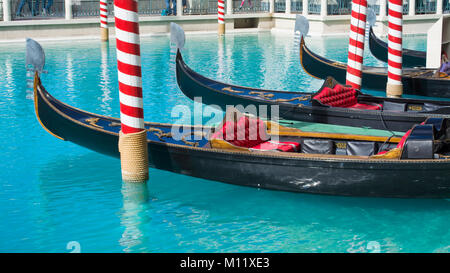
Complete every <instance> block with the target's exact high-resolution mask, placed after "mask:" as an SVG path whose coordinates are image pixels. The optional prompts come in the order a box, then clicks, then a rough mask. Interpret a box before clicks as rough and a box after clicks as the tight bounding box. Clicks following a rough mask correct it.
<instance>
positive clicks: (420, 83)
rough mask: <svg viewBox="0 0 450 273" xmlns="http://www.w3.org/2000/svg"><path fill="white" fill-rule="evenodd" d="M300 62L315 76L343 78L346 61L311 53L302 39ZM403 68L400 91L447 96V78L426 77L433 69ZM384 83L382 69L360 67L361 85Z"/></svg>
mask: <svg viewBox="0 0 450 273" xmlns="http://www.w3.org/2000/svg"><path fill="white" fill-rule="evenodd" d="M300 63H301V65H302V67H303V70H304V71H305V72H306V73H308V74H309V75H311V76H313V77H315V78H319V79H326V78H327V77H333V78H335V79H336V80H337V81H338V82H346V73H347V65H346V64H343V63H340V62H335V61H331V60H328V59H326V58H324V57H321V56H319V55H317V54H315V53H313V52H312V51H310V50H309V49H308V48H307V47H306V45H305V43H304V41H303V40H302V42H301V44H300ZM403 71H404V75H403V76H402V83H403V93H404V94H409V95H417V96H427V97H443V98H450V79H448V78H436V77H429V75H431V74H433V73H434V71H433V70H427V69H412V68H410V69H404V70H403ZM426 75H428V76H426ZM386 84H387V72H386V69H384V68H379V67H367V66H364V67H363V72H362V88H365V89H371V90H379V91H385V90H386Z"/></svg>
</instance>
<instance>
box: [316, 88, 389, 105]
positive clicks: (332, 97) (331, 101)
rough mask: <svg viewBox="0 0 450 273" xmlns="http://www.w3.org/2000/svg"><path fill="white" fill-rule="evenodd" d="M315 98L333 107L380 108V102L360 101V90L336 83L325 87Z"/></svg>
mask: <svg viewBox="0 0 450 273" xmlns="http://www.w3.org/2000/svg"><path fill="white" fill-rule="evenodd" d="M313 100H316V101H318V102H320V104H322V105H328V106H331V107H342V108H354V109H366V110H380V109H381V105H379V104H375V103H374V104H367V103H358V91H357V90H356V89H354V88H352V87H348V86H343V85H341V84H336V85H335V86H334V87H333V88H331V87H327V86H325V87H323V88H322V89H321V90H320V91H319V92H318V93H317V94H315V95H314V96H313Z"/></svg>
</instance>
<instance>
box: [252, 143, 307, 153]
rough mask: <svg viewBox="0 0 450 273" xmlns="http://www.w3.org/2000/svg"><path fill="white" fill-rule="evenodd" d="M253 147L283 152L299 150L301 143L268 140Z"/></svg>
mask: <svg viewBox="0 0 450 273" xmlns="http://www.w3.org/2000/svg"><path fill="white" fill-rule="evenodd" d="M251 149H255V150H264V151H275V150H278V151H281V152H297V151H299V150H300V143H297V142H290V141H285V142H277V141H266V142H263V143H260V144H258V145H256V146H254V147H252V148H251Z"/></svg>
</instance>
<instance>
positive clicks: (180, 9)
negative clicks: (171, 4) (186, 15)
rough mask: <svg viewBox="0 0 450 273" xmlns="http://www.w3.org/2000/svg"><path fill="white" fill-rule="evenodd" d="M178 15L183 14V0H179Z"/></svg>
mask: <svg viewBox="0 0 450 273" xmlns="http://www.w3.org/2000/svg"><path fill="white" fill-rule="evenodd" d="M177 16H183V0H177Z"/></svg>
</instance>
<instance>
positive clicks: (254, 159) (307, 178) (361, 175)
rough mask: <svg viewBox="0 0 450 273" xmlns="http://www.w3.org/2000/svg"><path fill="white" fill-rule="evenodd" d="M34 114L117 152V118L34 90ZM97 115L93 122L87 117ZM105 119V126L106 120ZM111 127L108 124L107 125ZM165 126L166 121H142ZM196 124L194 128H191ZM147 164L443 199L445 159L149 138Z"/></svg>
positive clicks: (321, 189) (70, 135)
mask: <svg viewBox="0 0 450 273" xmlns="http://www.w3.org/2000/svg"><path fill="white" fill-rule="evenodd" d="M35 103H36V114H37V117H38V119H39V121H40V123H41V125H42V126H43V127H44V128H45V129H46V130H47V131H48V132H50V133H51V134H53V135H54V136H56V137H60V138H63V139H65V140H68V141H71V142H74V143H76V144H78V145H81V146H84V147H86V148H89V149H91V150H93V151H96V152H99V153H103V154H106V155H110V156H114V157H119V153H118V148H117V147H118V145H117V143H118V134H117V131H118V128H117V126H116V125H115V126H113V125H112V124H117V122H118V120H117V119H113V118H109V117H103V116H99V115H95V114H91V113H88V112H84V111H81V110H78V109H75V108H72V107H70V106H68V105H65V104H63V103H61V102H59V101H57V100H56V99H54V98H53V97H51V96H50V95H49V94H48V93H47V92H46V91H45V89H43V88H40V90H35ZM92 118H93V119H98V120H96V122H97V123H96V124H100V125H102V126H100V127H102V128H99V127H97V125H95V126H94V125H92V124H90V123H88V122H87V121H86V120H88V119H92ZM108 124H110V125H108ZM111 126H113V127H111ZM146 126H147V127H149V126H152V127H159V128H161V129H164V128H168V127H170V126H171V125H161V124H157V123H146ZM193 129H195V128H193ZM148 137H149V140H148V151H149V161H150V165H151V166H152V167H155V168H158V169H162V170H166V171H170V172H174V173H179V174H184V175H189V176H193V177H199V178H204V179H209V180H215V181H221V182H225V183H230V184H236V185H242V186H250V187H257V188H265V189H273V190H284V191H292V192H302V193H313V194H329V195H342V196H368V197H402V198H448V197H450V183H449V180H448V176H449V175H450V161H449V160H441V161H436V160H404V161H400V160H361V159H342V158H321V157H320V156H311V157H298V156H295V154H293V153H288V154H283V153H281V154H280V153H269V154H265V153H252V152H232V151H223V150H217V149H211V148H202V147H191V146H186V145H178V144H171V143H167V142H165V141H156V140H154V138H153V139H151V134H150V133H148Z"/></svg>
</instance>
